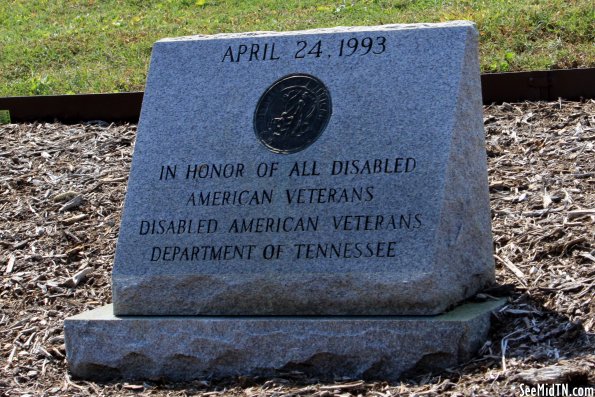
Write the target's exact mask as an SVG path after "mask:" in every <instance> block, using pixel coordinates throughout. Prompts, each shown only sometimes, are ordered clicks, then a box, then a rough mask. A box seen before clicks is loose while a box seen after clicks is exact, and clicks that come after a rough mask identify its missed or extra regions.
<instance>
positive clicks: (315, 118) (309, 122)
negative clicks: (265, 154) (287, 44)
mask: <svg viewBox="0 0 595 397" xmlns="http://www.w3.org/2000/svg"><path fill="white" fill-rule="evenodd" d="M331 112H332V108H331V96H330V94H329V92H328V90H327V88H326V87H325V86H324V84H322V81H320V80H318V79H317V78H316V77H314V76H310V75H308V74H291V75H289V76H285V77H282V78H281V79H279V80H277V81H275V82H274V83H273V84H272V85H271V86H270V87H269V88H268V89H267V90H266V91H265V92H264V94H262V96H261V97H260V100H259V101H258V105H256V110H255V111H254V131H255V132H256V136H257V137H258V139H259V140H260V142H262V144H263V145H265V146H266V147H267V149H269V150H270V151H272V152H275V153H283V154H289V153H295V152H299V151H300V150H303V149H305V148H307V147H308V146H310V145H311V144H312V143H314V141H315V140H316V139H318V137H319V136H320V135H321V134H322V131H324V128H325V127H326V125H327V123H328V121H329V119H330V117H331Z"/></svg>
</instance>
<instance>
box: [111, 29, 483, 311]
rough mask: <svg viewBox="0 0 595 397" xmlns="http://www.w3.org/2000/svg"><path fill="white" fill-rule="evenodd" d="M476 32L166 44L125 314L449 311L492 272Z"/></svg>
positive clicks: (130, 248)
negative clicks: (447, 309) (448, 309)
mask: <svg viewBox="0 0 595 397" xmlns="http://www.w3.org/2000/svg"><path fill="white" fill-rule="evenodd" d="M477 36H478V35H477V31H476V30H475V28H474V27H473V25H472V24H470V23H464V22H462V23H451V24H443V25H413V26H411V25H410V26H404V25H400V26H399V25H396V26H395V25H393V26H382V27H376V28H336V29H323V30H314V31H305V32H297V33H296V32H292V33H251V34H234V35H217V36H194V37H185V38H176V39H165V40H161V41H159V42H157V43H156V44H155V46H154V49H153V56H152V61H151V66H150V72H149V77H148V82H147V87H146V94H145V98H144V102H143V109H142V115H141V122H140V125H139V133H138V138H137V141H136V148H135V153H134V160H133V164H132V170H131V174H130V180H129V185H128V193H127V199H126V204H125V209H124V215H123V220H122V226H121V231H120V236H119V240H118V246H117V254H116V260H115V265H114V273H113V290H114V309H115V314H117V315H141V314H142V315H160V314H180V315H195V314H196V315H198V314H213V315H236V314H237V315H350V314H358V315H364V314H365V315H380V314H382V315H402V314H436V313H440V312H443V311H444V310H445V309H446V308H448V307H451V306H453V305H455V304H456V303H458V302H460V301H461V300H463V299H465V298H467V297H469V296H471V295H473V294H474V293H475V292H476V291H477V290H478V289H479V288H481V287H482V286H484V285H485V284H486V283H488V282H490V281H492V280H493V278H494V265H493V259H492V238H491V229H490V212H489V207H488V205H489V203H488V188H487V173H486V158H485V149H484V132H483V125H482V109H481V89H480V80H479V67H478V60H477Z"/></svg>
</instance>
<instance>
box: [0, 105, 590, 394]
mask: <svg viewBox="0 0 595 397" xmlns="http://www.w3.org/2000/svg"><path fill="white" fill-rule="evenodd" d="M485 127H486V133H487V151H488V160H489V175H490V193H491V204H492V219H493V231H494V247H495V258H496V267H497V281H498V283H499V286H498V287H495V288H492V289H490V290H487V291H484V292H483V298H484V299H489V298H490V296H509V303H508V304H507V305H506V306H505V307H504V308H503V309H502V310H501V311H499V312H498V313H497V314H496V315H495V316H494V320H493V327H492V331H491V333H490V338H489V341H488V342H487V343H486V344H485V345H484V346H483V348H482V349H481V351H480V352H479V353H478V354H477V356H476V358H475V359H474V360H472V361H470V362H467V363H464V364H463V365H461V366H458V367H455V368H450V369H448V370H447V371H445V372H443V373H438V374H426V375H422V376H418V377H416V378H411V379H404V380H403V381H402V382H401V383H397V384H389V383H386V382H382V381H376V382H364V381H360V380H357V379H349V380H348V379H337V380H335V381H334V382H321V381H319V380H317V379H309V378H307V377H305V376H304V375H303V374H300V373H291V374H287V375H284V376H280V377H278V378H274V379H253V378H244V377H240V378H236V379H228V380H224V381H210V380H201V381H195V382H191V383H183V384H174V383H153V382H147V383H143V382H134V383H125V382H113V383H94V382H87V381H80V380H74V379H72V378H71V377H70V375H69V374H68V371H67V367H66V362H65V358H64V354H65V351H64V336H63V320H64V318H66V317H68V316H71V315H74V314H77V313H80V312H82V311H84V310H89V309H93V308H96V307H98V306H101V305H103V304H105V303H108V302H110V299H111V291H110V271H111V265H112V260H113V254H114V248H115V241H116V236H117V234H118V226H119V220H120V212H121V209H122V204H123V201H124V191H125V188H126V180H127V176H128V169H129V165H130V156H131V150H132V146H133V143H134V138H135V130H136V127H135V126H134V125H115V124H112V125H107V124H105V123H102V122H92V123H88V124H83V125H62V124H11V125H4V126H0V277H1V279H0V280H1V281H0V395H1V396H41V395H43V396H75V395H77V396H80V395H83V396H84V395H134V396H185V395H210V396H217V395H242V396H244V395H245V396H257V395H258V396H273V395H275V396H277V395H317V396H332V395H341V396H350V395H371V396H391V395H418V396H421V395H423V396H435V395H451V396H460V395H478V396H483V395H485V396H493V395H504V396H508V395H510V396H513V395H516V396H518V395H520V391H519V386H520V385H523V384H530V383H531V382H546V383H547V382H559V383H560V382H565V383H570V384H573V385H591V386H592V385H593V384H594V383H595V316H594V314H595V302H594V300H593V295H594V291H595V101H593V100H589V101H585V102H583V103H578V102H564V101H561V102H552V103H521V104H503V105H498V106H490V107H486V108H485Z"/></svg>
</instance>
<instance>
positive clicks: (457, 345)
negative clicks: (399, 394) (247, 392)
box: [64, 300, 503, 380]
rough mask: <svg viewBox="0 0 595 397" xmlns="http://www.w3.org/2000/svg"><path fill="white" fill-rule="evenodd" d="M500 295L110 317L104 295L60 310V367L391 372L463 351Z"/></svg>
mask: <svg viewBox="0 0 595 397" xmlns="http://www.w3.org/2000/svg"><path fill="white" fill-rule="evenodd" d="M502 304H503V301H502V300H499V301H489V302H482V303H467V304H463V305H461V306H458V307H457V308H455V309H454V310H451V311H449V312H447V313H444V314H441V315H437V316H415V317H414V316H377V317H368V316H355V317H290V316H286V317H242V316H237V317H216V316H127V317H115V316H114V315H113V314H112V313H113V308H112V305H107V306H103V307H101V308H99V309H95V310H91V311H88V312H85V313H81V314H79V315H76V316H73V317H70V318H68V319H66V321H65V324H64V328H65V338H66V351H67V358H68V362H69V365H70V371H71V372H72V374H73V375H74V376H76V377H80V378H85V379H102V380H105V379H112V378H125V379H152V380H158V379H160V380H190V379H197V378H213V377H214V378H222V377H229V376H236V375H247V376H254V375H260V376H272V375H275V374H279V373H282V372H289V371H301V372H305V373H307V374H309V375H312V376H318V377H320V378H322V379H325V378H326V379H329V378H330V379H332V378H334V377H348V378H357V379H360V378H363V379H385V380H396V379H397V378H398V377H400V376H401V375H403V374H404V373H407V372H410V373H413V372H421V371H432V370H440V369H443V368H447V367H449V366H454V365H456V364H457V363H459V362H462V361H464V360H467V359H469V358H470V357H471V356H472V355H473V354H474V353H475V352H476V351H477V350H478V349H479V348H480V347H481V346H482V344H483V343H484V341H485V339H486V337H487V334H488V329H489V325H490V313H491V312H492V311H494V310H495V309H496V308H497V307H499V306H500V305H502Z"/></svg>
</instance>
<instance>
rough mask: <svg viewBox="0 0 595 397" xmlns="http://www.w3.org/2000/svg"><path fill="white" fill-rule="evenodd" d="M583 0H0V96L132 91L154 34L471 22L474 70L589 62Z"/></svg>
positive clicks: (593, 53)
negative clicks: (476, 39) (476, 47)
mask: <svg viewBox="0 0 595 397" xmlns="http://www.w3.org/2000/svg"><path fill="white" fill-rule="evenodd" d="M593 4H594V3H593V0H574V1H572V0H567V1H564V0H550V1H539V0H533V1H528V0H519V1H515V0H506V1H505V0H492V1H489V0H476V1H472V0H460V1H455V0H453V1H439V0H421V1H409V0H393V1H389V0H347V1H340V0H335V1H315V0H229V1H225V0H127V1H124V0H87V1H80V0H79V1H74V0H71V1H68V0H0V96H15V95H47V94H73V93H98V92H122V91H135V90H142V89H143V87H144V82H145V78H146V70H147V66H148V62H149V57H150V53H151V45H152V43H153V42H155V41H156V40H158V39H160V38H163V37H172V36H182V35H191V34H199V33H201V34H212V33H220V32H241V31H254V30H296V29H308V28H315V27H331V26H337V25H344V26H345V25H377V24H387V23H411V22H440V21H449V20H455V19H468V20H472V21H475V22H476V23H477V25H478V28H479V30H480V34H481V36H480V43H481V44H480V57H481V67H482V71H484V72H501V71H518V70H538V69H555V68H570V67H593V66H595V22H594V21H595V6H594V5H593Z"/></svg>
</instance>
